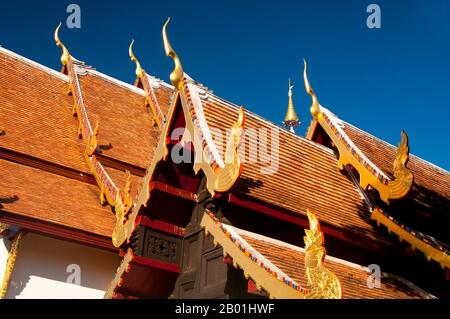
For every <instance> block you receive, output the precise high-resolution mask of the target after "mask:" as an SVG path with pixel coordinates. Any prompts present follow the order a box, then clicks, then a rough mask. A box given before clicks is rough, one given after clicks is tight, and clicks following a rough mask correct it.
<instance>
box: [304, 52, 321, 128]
mask: <svg viewBox="0 0 450 319" xmlns="http://www.w3.org/2000/svg"><path fill="white" fill-rule="evenodd" d="M303 62H304V64H305V68H304V70H303V79H304V81H305V89H306V92H307V93H308V94H309V95H311V98H312V105H311V114H312V116H313V117H314V118H315V119H317V116H318V115H319V113H320V104H319V100H318V99H317V96H316V94H315V93H314V91H313V89H312V88H311V85H310V84H309V81H308V75H307V73H306V69H307V65H306V60H305V59H303Z"/></svg>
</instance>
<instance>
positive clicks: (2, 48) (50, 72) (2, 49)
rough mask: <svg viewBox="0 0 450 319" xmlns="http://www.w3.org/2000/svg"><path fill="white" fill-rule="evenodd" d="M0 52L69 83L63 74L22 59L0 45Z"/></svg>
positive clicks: (24, 58)
mask: <svg viewBox="0 0 450 319" xmlns="http://www.w3.org/2000/svg"><path fill="white" fill-rule="evenodd" d="M0 52H3V53H5V54H6V55H9V56H11V57H13V58H15V59H18V60H20V61H22V62H25V63H26V64H28V65H30V66H32V67H35V68H38V69H40V70H42V71H44V72H46V73H48V74H50V75H54V76H56V77H58V78H60V79H61V80H63V81H65V82H69V77H68V76H67V75H65V74H63V73H61V72H59V71H56V70H53V69H52V68H49V67H48V66H45V65H43V64H41V63H39V62H36V61H33V60H31V59H28V58H26V57H24V56H23V55H20V54H18V53H15V52H13V51H11V50H8V49H6V48H5V47H2V46H1V45H0Z"/></svg>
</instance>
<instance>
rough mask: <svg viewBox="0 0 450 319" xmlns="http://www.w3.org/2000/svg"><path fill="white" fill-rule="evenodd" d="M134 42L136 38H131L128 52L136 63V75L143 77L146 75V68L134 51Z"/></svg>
mask: <svg viewBox="0 0 450 319" xmlns="http://www.w3.org/2000/svg"><path fill="white" fill-rule="evenodd" d="M133 44H134V39H131V43H130V47H129V48H128V54H129V55H130V59H131V61H133V62H135V63H136V76H137V77H138V78H139V79H142V78H143V77H144V70H143V69H142V67H141V64H140V63H139V61H138V59H137V58H136V56H135V55H134V53H133Z"/></svg>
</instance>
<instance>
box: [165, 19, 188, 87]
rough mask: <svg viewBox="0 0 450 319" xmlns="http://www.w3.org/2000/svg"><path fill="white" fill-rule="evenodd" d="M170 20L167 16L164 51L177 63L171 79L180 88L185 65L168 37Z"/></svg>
mask: <svg viewBox="0 0 450 319" xmlns="http://www.w3.org/2000/svg"><path fill="white" fill-rule="evenodd" d="M169 21H170V17H169V18H167V21H166V23H164V26H163V28H162V36H163V41H164V51H165V52H166V55H167V56H170V57H171V58H172V60H173V62H174V63H175V68H174V69H173V71H172V73H170V81H171V82H172V84H173V85H174V86H175V87H176V88H177V89H180V87H179V84H180V83H181V80H182V79H183V76H184V71H183V67H182V65H181V61H180V59H179V58H178V55H177V53H176V52H175V51H174V49H173V48H172V46H171V45H170V42H169V39H168V38H167V32H166V28H167V25H168V24H169Z"/></svg>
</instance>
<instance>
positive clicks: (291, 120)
mask: <svg viewBox="0 0 450 319" xmlns="http://www.w3.org/2000/svg"><path fill="white" fill-rule="evenodd" d="M293 87H294V86H293V85H291V79H289V80H288V109H287V113H286V116H285V117H284V122H283V124H284V126H287V127H289V128H290V131H291V132H294V127H297V126H298V125H299V124H300V122H299V120H298V116H297V113H296V112H295V108H294V102H293V101H292V88H293Z"/></svg>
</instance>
